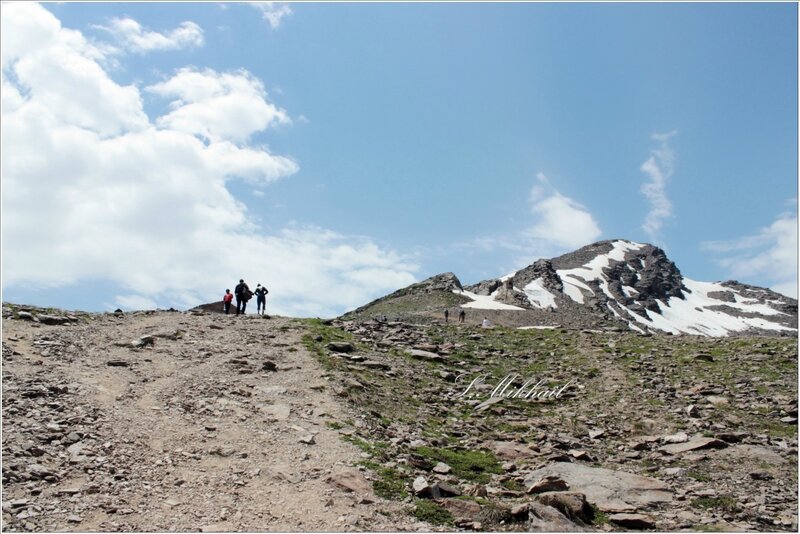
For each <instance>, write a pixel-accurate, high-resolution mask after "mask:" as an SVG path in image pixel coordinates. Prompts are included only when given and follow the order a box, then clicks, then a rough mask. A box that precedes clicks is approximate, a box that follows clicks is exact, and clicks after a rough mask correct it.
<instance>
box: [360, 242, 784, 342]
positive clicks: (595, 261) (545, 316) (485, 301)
mask: <svg viewBox="0 0 800 534" xmlns="http://www.w3.org/2000/svg"><path fill="white" fill-rule="evenodd" d="M444 292H450V293H452V294H453V295H454V296H455V297H456V299H449V301H447V302H445V300H447V299H443V298H442V297H441V293H444ZM409 294H413V295H417V297H418V298H417V300H418V301H420V302H421V303H422V306H420V307H418V308H417V309H416V310H414V311H416V312H418V313H421V314H423V315H424V314H425V313H428V314H430V313H432V312H434V313H435V312H436V311H437V307H439V308H441V307H442V306H448V305H449V306H459V307H461V308H464V309H466V310H473V313H472V315H473V318H474V316H475V315H476V314H477V315H478V316H479V317H480V316H486V317H489V318H490V319H491V320H493V321H495V322H498V323H500V324H506V325H508V326H517V327H524V326H543V325H545V326H546V325H551V326H556V325H559V326H572V327H603V328H614V327H617V328H618V327H624V328H627V329H631V330H634V331H637V332H641V333H646V332H668V333H671V334H695V335H705V336H725V335H731V334H741V333H760V334H765V333H768V334H772V335H795V334H796V333H797V301H796V300H795V299H791V298H788V297H786V296H784V295H781V294H779V293H776V292H774V291H771V290H769V289H765V288H761V287H755V286H749V285H746V284H741V283H739V282H736V281H726V282H713V283H709V282H699V281H696V280H692V279H690V278H686V277H685V276H683V275H682V274H681V272H680V270H679V269H678V267H677V266H676V265H675V263H673V262H672V261H671V260H670V259H669V258H668V257H667V255H666V254H665V253H664V251H663V250H662V249H660V248H658V247H656V246H653V245H649V244H641V243H635V242H632V241H626V240H621V239H619V240H608V241H600V242H597V243H593V244H591V245H587V246H585V247H583V248H580V249H578V250H576V251H574V252H570V253H568V254H564V255H562V256H558V257H556V258H551V259H540V260H538V261H536V262H534V263H533V264H532V265H529V266H528V267H525V268H524V269H521V270H519V271H516V272H514V273H511V274H508V275H506V276H503V277H500V278H495V279H489V280H484V281H482V282H479V283H477V284H474V285H471V286H465V287H462V286H461V283H460V282H459V280H458V279H457V278H456V277H455V275H453V273H447V274H444V275H438V276H436V277H433V278H430V279H428V280H425V281H423V282H420V283H418V284H414V285H413V286H409V287H408V288H405V289H401V290H400V291H397V292H395V293H393V294H392V295H388V296H387V297H384V298H382V299H379V300H378V301H375V302H373V303H370V304H368V305H367V306H364V307H362V308H359V309H358V310H355V311H354V312H352V313H353V314H362V315H363V314H369V313H371V312H373V313H374V311H375V309H376V304H380V309H381V310H382V312H383V313H386V310H387V309H389V310H391V311H402V312H406V313H407V312H408V311H409V309H408V306H407V305H404V306H402V307H401V308H402V309H401V310H398V309H392V306H391V304H392V303H393V302H396V301H397V299H398V297H400V296H407V295H409ZM431 295H439V298H437V299H435V301H434V300H432V299H431V298H430V296H431ZM423 296H425V297H427V298H422V297H423ZM406 304H407V303H406ZM390 314H391V312H390Z"/></svg>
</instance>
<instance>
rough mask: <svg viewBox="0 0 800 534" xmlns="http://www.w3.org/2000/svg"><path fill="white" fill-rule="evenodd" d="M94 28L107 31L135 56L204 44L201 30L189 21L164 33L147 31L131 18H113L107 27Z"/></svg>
mask: <svg viewBox="0 0 800 534" xmlns="http://www.w3.org/2000/svg"><path fill="white" fill-rule="evenodd" d="M95 28H98V29H101V30H105V31H107V32H108V33H110V34H111V35H112V36H113V37H114V38H115V39H116V40H117V41H118V42H119V43H120V44H121V45H122V46H124V47H125V48H126V49H127V50H130V51H132V52H135V53H137V54H145V53H147V52H153V51H156V50H180V49H183V48H194V47H201V46H203V44H204V39H203V29H202V28H201V27H200V26H198V25H197V24H195V23H194V22H191V21H185V22H181V23H180V25H178V27H177V28H175V29H174V30H171V31H169V32H166V33H159V32H154V31H148V30H146V29H144V28H143V27H142V25H141V24H139V23H138V22H137V21H135V20H133V19H131V18H113V19H111V20H110V21H109V23H108V26H101V25H97V26H95Z"/></svg>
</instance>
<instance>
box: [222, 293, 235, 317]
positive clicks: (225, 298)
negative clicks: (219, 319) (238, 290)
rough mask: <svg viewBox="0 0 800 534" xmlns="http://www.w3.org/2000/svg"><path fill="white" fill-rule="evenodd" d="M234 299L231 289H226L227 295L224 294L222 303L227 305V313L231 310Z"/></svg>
mask: <svg viewBox="0 0 800 534" xmlns="http://www.w3.org/2000/svg"><path fill="white" fill-rule="evenodd" d="M232 301H233V293H231V290H230V289H226V290H225V295H223V296H222V304H223V305H224V306H225V315H228V314H229V313H230V312H231V302H232Z"/></svg>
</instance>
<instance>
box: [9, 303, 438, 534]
mask: <svg viewBox="0 0 800 534" xmlns="http://www.w3.org/2000/svg"><path fill="white" fill-rule="evenodd" d="M3 327H4V331H3V343H4V351H3V357H4V369H3V384H4V389H5V391H4V399H3V413H4V421H3V429H4V437H3V452H4V473H3V475H4V482H5V483H4V487H3V503H4V507H3V510H4V514H3V517H4V525H5V526H4V529H6V530H54V531H67V530H75V531H96V530H103V531H114V530H125V531H131V530H132V531H153V530H157V531H179V530H188V531H201V530H202V531H267V530H268V531H299V530H302V531H309V530H311V531H337V530H349V531H352V530H370V531H381V530H394V531H396V530H406V531H408V530H430V529H431V527H430V526H429V525H426V524H422V523H418V522H416V521H415V520H414V519H413V518H412V517H410V516H409V515H408V514H407V513H405V512H404V511H403V510H402V508H403V506H402V504H400V503H396V502H389V501H385V500H383V499H380V498H377V497H375V496H374V495H373V494H372V492H371V488H369V484H368V483H367V484H366V485H365V487H364V488H363V489H361V490H359V491H356V492H348V491H345V490H343V489H340V488H337V487H334V485H332V484H331V483H329V482H326V479H327V478H328V477H329V476H330V475H331V474H332V473H338V472H342V471H349V472H357V469H356V468H354V467H353V466H354V465H355V464H356V463H357V462H358V461H359V460H361V459H362V453H361V451H359V449H357V448H356V447H355V446H354V445H352V444H350V443H348V442H346V441H343V440H342V435H341V433H340V431H339V430H336V429H335V428H334V427H338V426H339V425H337V424H335V422H341V421H345V420H348V419H349V420H350V421H352V423H353V424H355V425H356V426H358V425H359V424H360V421H359V420H358V418H357V416H355V415H353V414H351V413H349V412H348V411H347V409H346V408H345V407H344V406H343V405H342V404H341V403H340V402H339V401H338V400H337V398H336V397H335V394H334V393H333V385H332V384H330V383H329V382H328V381H327V380H326V378H327V377H326V375H325V372H324V371H323V370H322V369H321V368H320V367H319V365H318V364H317V362H316V361H315V360H314V359H313V358H312V357H311V356H310V355H309V354H308V352H307V351H306V349H305V347H304V346H303V345H302V343H301V337H302V333H303V327H302V324H301V323H299V322H297V321H293V320H290V319H285V318H272V319H263V318H261V317H258V316H246V317H237V316H222V315H201V316H194V315H189V314H182V313H168V312H159V313H153V314H145V313H138V314H133V315H127V316H124V317H115V316H113V315H105V316H100V317H98V318H94V319H91V320H89V321H88V322H82V323H80V324H77V325H72V326H45V325H39V324H37V323H33V322H29V321H22V320H16V319H10V320H6V321H4V324H3ZM141 336H152V337H151V338H146V339H145V343H146V345H145V346H144V347H141V348H132V347H131V346H130V343H131V342H132V341H134V340H137V339H139V338H140V337H141ZM150 340H152V343H149V341H150ZM123 345H128V346H123ZM37 387H44V388H49V389H48V391H47V393H46V394H45V393H42V394H40V395H38V396H36V395H35V394H34V393H29V391H30V390H31V388H37ZM64 387H66V390H67V391H66V392H61V393H59V392H58V391H59V388H61V389H63V388H64ZM26 395H27V396H26ZM30 395H34V396H30ZM40 452H41V454H40ZM37 455H38V456H37ZM34 463H35V464H38V465H39V466H40V467H42V468H44V469H45V470H46V471H49V472H50V473H51V474H52V477H51V480H49V481H48V480H47V479H46V477H45V479H42V477H39V476H38V474H42V473H44V471H42V470H41V469H39V468H31V467H30V466H31V464H34ZM6 467H8V469H6ZM31 469H33V471H31ZM36 469H39V471H42V473H39V471H36ZM357 474H358V476H357V477H356V478H355V480H356V484H358V483H360V482H365V481H364V480H359V478H360V477H366V478H369V477H370V473H369V472H368V471H361V472H360V473H357ZM12 501H16V503H17V504H16V505H13V506H12V504H11V502H12Z"/></svg>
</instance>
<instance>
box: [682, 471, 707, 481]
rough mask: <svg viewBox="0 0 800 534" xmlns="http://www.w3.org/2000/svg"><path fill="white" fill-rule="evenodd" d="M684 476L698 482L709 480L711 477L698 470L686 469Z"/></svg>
mask: <svg viewBox="0 0 800 534" xmlns="http://www.w3.org/2000/svg"><path fill="white" fill-rule="evenodd" d="M686 476H687V477H689V478H693V479H694V480H696V481H698V482H711V477H710V476H708V475H706V474H705V473H700V472H698V471H687V472H686Z"/></svg>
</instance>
